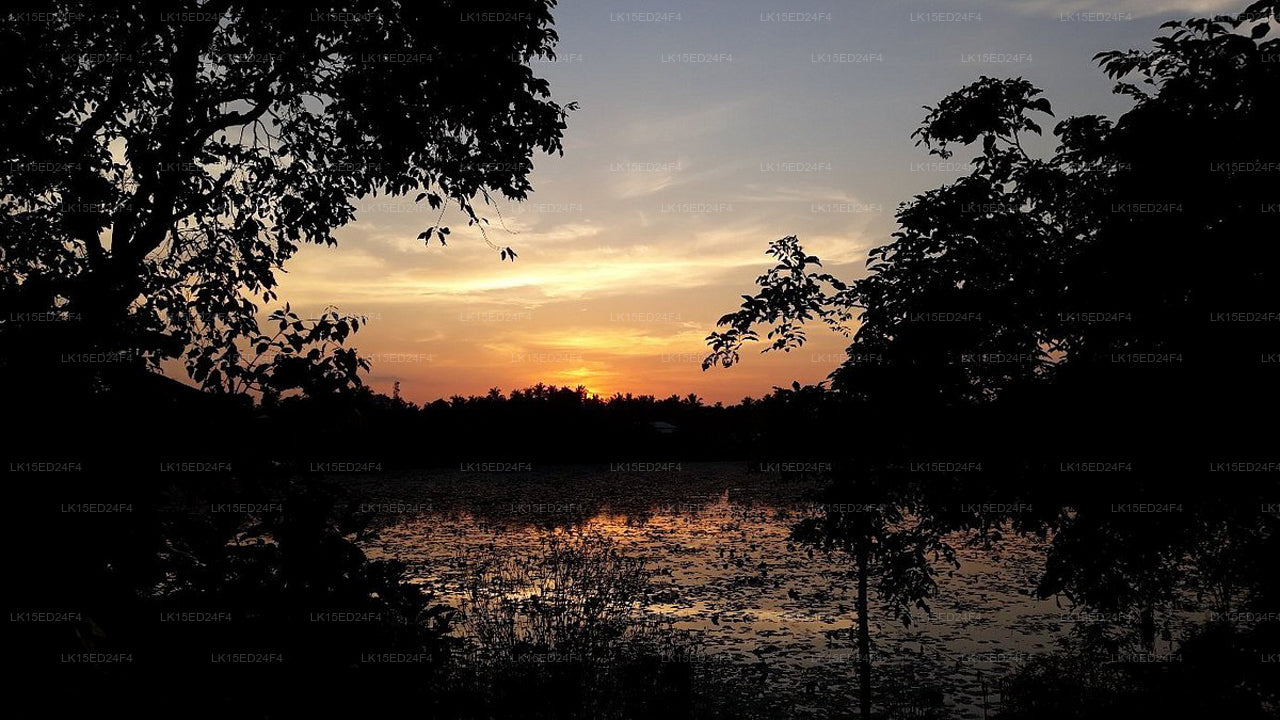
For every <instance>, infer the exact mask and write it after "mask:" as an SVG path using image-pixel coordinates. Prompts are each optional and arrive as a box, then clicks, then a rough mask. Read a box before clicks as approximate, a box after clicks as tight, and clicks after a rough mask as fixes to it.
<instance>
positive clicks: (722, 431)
mask: <svg viewBox="0 0 1280 720" xmlns="http://www.w3.org/2000/svg"><path fill="white" fill-rule="evenodd" d="M800 392H801V393H805V392H806V391H800ZM807 392H809V393H812V392H814V390H812V389H808V390H807ZM818 392H820V391H818ZM255 414H256V419H255V422H257V423H259V424H262V425H264V426H265V427H264V431H265V432H264V435H263V436H264V437H272V438H277V439H279V440H286V439H287V440H288V442H285V443H283V444H280V445H276V447H278V448H299V451H298V452H289V451H285V452H282V453H278V454H279V455H280V457H275V458H273V459H276V460H278V461H285V460H286V459H287V461H289V462H308V463H320V462H327V463H353V464H357V465H358V464H360V463H366V464H367V463H372V464H381V466H382V468H383V469H386V468H389V467H467V466H469V465H470V464H472V463H476V464H483V463H494V462H502V463H527V464H530V465H532V464H535V463H536V464H540V465H545V464H566V463H610V464H622V463H631V462H678V461H682V460H684V461H687V460H745V461H748V462H750V463H754V464H756V465H758V466H759V467H760V468H761V469H763V470H769V469H771V468H774V467H775V466H778V467H782V468H786V467H788V466H789V465H794V464H796V463H802V462H809V463H817V462H821V461H822V460H823V458H818V457H808V456H805V457H800V456H799V455H797V454H796V453H794V452H790V454H788V451H783V450H782V449H781V448H786V447H792V448H794V447H797V446H798V444H797V443H794V442H789V441H790V440H794V439H795V438H797V437H799V436H801V435H807V436H808V437H812V435H813V433H814V432H817V431H818V427H817V421H818V420H819V417H818V414H819V409H818V408H817V407H816V405H815V404H814V403H811V402H806V401H805V400H803V399H801V394H800V393H797V392H796V391H794V390H790V389H785V388H776V389H775V390H774V392H773V393H772V394H770V395H767V396H765V397H763V398H760V399H753V398H750V397H747V398H743V400H742V401H740V402H739V403H737V404H734V405H724V404H723V403H719V402H717V403H715V404H707V403H706V402H704V401H703V399H702V398H699V397H698V396H697V395H696V394H689V395H686V396H683V397H681V396H678V395H671V396H669V397H666V398H658V397H655V396H653V395H632V394H631V393H627V394H622V393H618V394H615V395H613V396H612V397H607V398H606V397H599V396H596V395H592V394H589V393H588V392H587V390H586V389H585V388H583V387H581V386H579V387H576V388H571V387H567V386H566V387H559V386H556V385H544V384H542V383H538V384H536V385H533V386H531V387H527V388H523V389H517V390H513V391H511V392H510V394H506V393H503V392H502V391H500V390H499V389H498V388H494V389H491V390H490V391H489V392H488V393H487V394H485V395H471V396H467V397H463V396H461V395H455V396H453V397H451V398H449V399H448V400H445V399H440V400H436V401H434V402H431V403H428V404H426V405H423V406H419V405H417V404H414V403H411V402H406V401H404V400H402V399H399V398H393V397H389V396H387V395H383V394H380V393H375V392H373V391H371V390H369V389H368V388H363V389H361V390H360V391H358V392H355V393H351V394H347V395H333V396H326V397H305V396H297V397H289V398H284V399H275V398H271V397H268V398H266V399H265V401H264V402H263V403H261V404H260V405H259V407H258V408H256V409H255ZM809 454H812V453H809Z"/></svg>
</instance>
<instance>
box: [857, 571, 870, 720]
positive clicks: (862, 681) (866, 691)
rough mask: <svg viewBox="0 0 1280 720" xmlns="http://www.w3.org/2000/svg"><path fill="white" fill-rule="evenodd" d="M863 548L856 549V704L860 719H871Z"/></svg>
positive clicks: (868, 641)
mask: <svg viewBox="0 0 1280 720" xmlns="http://www.w3.org/2000/svg"><path fill="white" fill-rule="evenodd" d="M867 555H868V553H867V550H866V549H865V548H859V549H858V556H857V563H858V704H859V705H860V707H861V711H862V712H861V714H862V720H870V719H871V625H870V620H869V618H868V613H867V574H868V572H869V570H868V568H867V563H868V562H869V558H868V557H867Z"/></svg>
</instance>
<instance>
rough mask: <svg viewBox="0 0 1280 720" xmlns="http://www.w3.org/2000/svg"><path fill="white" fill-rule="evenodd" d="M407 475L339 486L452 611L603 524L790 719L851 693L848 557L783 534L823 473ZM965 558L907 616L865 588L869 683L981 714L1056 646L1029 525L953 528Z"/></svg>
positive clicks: (654, 596)
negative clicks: (998, 537) (508, 567)
mask: <svg viewBox="0 0 1280 720" xmlns="http://www.w3.org/2000/svg"><path fill="white" fill-rule="evenodd" d="M513 467H514V468H515V469H516V470H517V471H515V472H484V473H480V472H469V471H450V472H444V471H440V472H415V473H405V474H401V475H396V474H389V475H387V476H379V477H369V476H364V477H359V478H350V479H347V480H344V481H343V482H342V484H343V486H344V487H346V488H348V489H349V490H351V491H352V492H353V493H354V496H355V498H358V500H359V501H360V502H362V503H364V504H365V505H366V507H365V509H368V510H373V511H375V512H377V513H379V514H380V515H381V516H382V518H383V521H384V522H385V527H384V529H383V530H382V531H381V533H380V536H379V537H378V538H377V539H375V540H370V541H367V542H365V543H364V545H365V549H366V552H367V553H368V554H369V555H370V556H371V557H374V558H396V559H399V560H401V561H403V562H405V563H407V564H408V565H409V568H410V571H411V573H412V576H413V577H414V579H415V581H416V582H420V583H422V584H424V585H426V586H428V587H430V588H431V589H432V590H434V591H435V592H436V593H437V594H438V595H439V596H440V598H441V599H442V600H443V601H445V602H447V603H449V604H451V605H455V606H461V605H462V604H463V601H464V588H465V586H466V584H467V581H468V579H469V578H471V577H473V576H474V574H475V573H476V571H477V568H478V567H479V566H480V565H481V564H482V563H484V562H486V561H491V560H494V559H502V558H526V557H529V556H531V555H534V554H536V553H537V551H538V549H539V548H540V547H541V545H542V539H543V538H544V537H545V536H546V535H547V534H548V533H553V532H561V533H563V532H588V533H592V532H598V533H600V534H602V535H603V536H606V537H608V538H611V539H612V540H613V541H614V542H615V543H616V544H617V546H618V547H619V548H620V550H621V551H622V552H623V553H625V554H626V555H628V556H632V557H636V558H643V559H644V560H646V561H647V563H648V567H649V568H651V569H652V570H653V571H654V572H655V576H654V584H655V588H654V592H653V593H651V594H650V595H649V596H648V597H647V598H646V599H645V601H644V602H643V605H644V611H645V612H647V613H650V614H652V615H654V616H658V617H662V618H667V619H669V620H671V621H672V622H673V623H674V625H675V627H677V628H680V629H683V630H687V631H689V632H691V633H693V634H695V636H696V637H697V638H699V640H700V641H701V643H702V645H703V647H704V648H705V651H706V652H707V654H708V656H709V657H713V658H715V659H717V660H723V661H725V662H726V663H730V664H732V665H733V666H735V667H737V668H739V669H740V670H741V671H742V673H743V674H744V675H746V676H747V677H749V678H750V679H751V685H752V687H753V689H754V690H755V691H756V692H759V693H761V694H762V695H768V696H770V697H772V698H774V699H778V698H784V699H785V700H786V702H785V704H786V705H787V706H788V707H789V708H791V709H793V710H794V715H795V717H827V716H829V713H830V710H831V708H832V707H833V706H834V707H845V708H851V707H853V706H854V700H853V698H854V697H855V695H854V690H855V688H856V668H855V661H856V650H855V648H854V642H853V635H852V632H851V628H853V627H854V625H855V620H856V615H855V613H854V611H853V609H852V608H853V607H854V605H855V603H854V582H853V579H852V575H851V571H852V569H853V568H852V566H851V564H850V563H848V562H847V561H846V560H845V558H844V557H843V556H840V555H831V556H828V555H826V554H824V553H822V552H811V551H810V550H808V549H807V548H806V547H804V546H798V545H796V544H794V543H792V542H790V541H789V539H788V533H789V530H790V527H791V525H792V524H793V523H794V522H795V521H796V520H798V519H799V518H801V517H803V516H804V515H805V514H806V513H809V512H812V511H813V507H814V503H813V500H812V499H811V498H812V497H813V491H814V490H815V489H816V485H815V484H814V481H804V482H798V481H792V480H784V479H782V478H780V477H779V476H778V475H777V474H776V473H774V474H770V473H752V472H747V465H746V463H745V462H744V463H681V464H679V465H678V466H676V465H648V466H646V465H640V466H629V467H632V468H639V469H640V471H638V472H636V471H627V472H621V471H617V470H616V469H613V468H610V467H601V466H567V467H557V468H538V469H537V470H536V471H535V470H533V469H529V468H528V467H527V466H520V465H516V466H513ZM954 540H955V545H956V547H957V550H958V553H959V560H960V567H959V568H958V569H952V568H951V567H950V566H942V567H940V575H939V578H938V584H939V594H938V597H937V598H936V599H935V600H934V601H933V603H932V611H933V612H932V616H929V615H923V614H920V615H919V616H918V617H917V618H916V622H915V623H914V624H913V625H912V626H911V627H909V628H908V627H904V626H903V624H902V623H901V622H900V621H896V620H894V619H893V618H892V617H891V616H889V614H888V613H887V612H885V611H882V610H880V609H879V608H878V606H877V605H876V603H875V597H874V596H873V597H872V617H871V631H872V635H873V643H874V648H873V657H874V662H875V666H876V669H875V670H874V672H875V680H874V682H875V687H876V691H877V692H881V689H882V688H887V689H886V692H887V691H890V690H895V689H896V690H901V689H902V688H904V687H911V688H936V689H938V690H940V691H941V693H942V696H943V698H944V699H945V702H946V704H947V706H948V708H949V714H950V715H951V716H953V717H967V718H981V717H983V705H984V702H985V704H986V705H987V706H988V709H989V710H993V709H994V708H995V707H996V703H997V702H998V692H997V691H996V688H995V685H996V682H997V681H998V679H999V678H1000V677H1001V676H1003V675H1004V674H1005V673H1007V672H1008V671H1009V670H1010V669H1011V668H1014V667H1016V666H1017V665H1018V664H1019V663H1020V662H1022V661H1024V660H1025V659H1026V658H1027V657H1029V656H1031V655H1034V654H1037V653H1044V652H1049V651H1051V650H1052V649H1054V647H1055V645H1054V643H1055V640H1056V639H1057V638H1058V637H1060V636H1061V635H1062V634H1063V633H1065V632H1066V631H1067V630H1069V629H1070V627H1071V626H1072V625H1073V623H1075V622H1077V621H1078V620H1079V616H1078V615H1074V614H1072V613H1070V612H1069V611H1068V609H1067V607H1066V604H1065V601H1064V602H1063V603H1062V604H1061V605H1060V604H1059V603H1058V602H1056V601H1055V600H1053V599H1050V600H1040V599H1037V598H1035V597H1034V596H1033V594H1032V590H1033V589H1034V587H1035V585H1036V581H1037V579H1038V576H1039V572H1040V569H1041V566H1042V563H1043V544H1042V541H1040V540H1038V539H1036V538H1021V537H1014V536H1009V537H1007V538H1006V539H1005V540H1004V541H1002V542H1001V543H1000V545H999V546H998V548H995V549H987V548H980V547H971V546H966V545H964V544H963V538H959V537H957V538H955V539H954Z"/></svg>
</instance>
